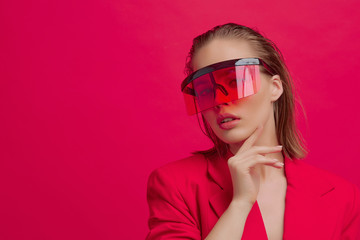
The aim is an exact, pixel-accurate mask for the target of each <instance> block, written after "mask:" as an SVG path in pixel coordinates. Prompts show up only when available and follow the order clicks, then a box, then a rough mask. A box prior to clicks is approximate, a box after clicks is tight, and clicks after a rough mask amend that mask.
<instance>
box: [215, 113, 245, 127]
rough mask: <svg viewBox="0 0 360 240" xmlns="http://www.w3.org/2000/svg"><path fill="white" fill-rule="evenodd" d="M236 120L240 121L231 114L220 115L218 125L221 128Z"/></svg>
mask: <svg viewBox="0 0 360 240" xmlns="http://www.w3.org/2000/svg"><path fill="white" fill-rule="evenodd" d="M234 120H240V117H238V116H236V115H233V114H230V113H224V114H220V115H219V116H218V117H217V119H216V121H217V124H219V125H220V126H221V125H222V124H224V123H228V122H231V121H234Z"/></svg>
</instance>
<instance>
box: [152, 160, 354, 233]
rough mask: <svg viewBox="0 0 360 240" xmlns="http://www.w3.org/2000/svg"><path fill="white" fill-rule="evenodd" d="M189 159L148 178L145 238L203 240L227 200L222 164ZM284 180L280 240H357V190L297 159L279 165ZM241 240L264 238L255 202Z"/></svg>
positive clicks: (229, 189)
mask: <svg viewBox="0 0 360 240" xmlns="http://www.w3.org/2000/svg"><path fill="white" fill-rule="evenodd" d="M230 156H232V154H231V153H229V154H228V156H226V157H225V158H211V159H210V158H205V157H204V156H202V155H194V156H191V157H188V158H185V159H182V160H179V161H175V162H172V163H169V164H167V165H165V166H163V167H161V168H158V169H156V170H155V171H153V172H152V173H151V175H150V177H149V181H148V186H147V187H148V188H147V200H148V204H149V209H150V218H149V221H148V224H149V228H150V231H149V233H148V235H147V238H146V239H148V240H151V239H205V238H206V236H207V235H208V234H209V232H210V231H211V229H212V228H213V226H214V225H215V224H216V222H217V220H218V219H219V217H220V216H221V215H222V213H223V212H224V211H225V210H226V208H227V207H228V205H229V204H230V202H231V199H232V181H231V175H230V172H229V168H228V165H227V159H228V158H229V157H230ZM284 163H285V165H284V168H285V175H286V180H287V189H286V198H285V214H284V234H283V239H285V240H297V239H299V240H300V239H301V240H304V239H306V240H311V239H314V240H315V239H316V240H325V239H326V240H327V239H336V240H338V239H341V240H360V236H358V235H359V230H360V190H359V188H358V187H357V186H356V185H355V184H353V183H350V182H348V181H347V180H345V179H343V178H341V177H340V176H337V175H335V174H333V173H330V172H327V171H325V170H322V169H319V168H317V167H315V166H312V165H310V164H308V163H306V162H304V161H303V160H299V159H293V160H291V159H288V158H286V157H285V160H284ZM241 239H242V240H254V239H256V240H265V239H267V235H266V230H265V225H264V222H263V219H262V216H261V212H260V209H259V206H258V203H257V202H255V204H254V205H253V207H252V209H251V211H250V213H249V215H248V217H247V220H246V224H245V228H244V232H243V236H242V238H241Z"/></svg>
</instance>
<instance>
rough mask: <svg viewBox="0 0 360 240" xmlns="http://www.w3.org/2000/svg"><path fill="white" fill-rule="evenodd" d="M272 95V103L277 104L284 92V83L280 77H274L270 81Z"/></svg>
mask: <svg viewBox="0 0 360 240" xmlns="http://www.w3.org/2000/svg"><path fill="white" fill-rule="evenodd" d="M270 83H271V84H270V88H271V91H270V94H271V102H275V101H276V100H278V99H279V97H280V96H281V94H282V93H283V92H284V89H283V85H282V81H281V78H280V76H279V75H274V76H272V77H271V79H270Z"/></svg>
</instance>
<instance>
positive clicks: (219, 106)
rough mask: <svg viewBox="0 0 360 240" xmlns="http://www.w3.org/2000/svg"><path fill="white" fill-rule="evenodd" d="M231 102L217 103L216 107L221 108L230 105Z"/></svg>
mask: <svg viewBox="0 0 360 240" xmlns="http://www.w3.org/2000/svg"><path fill="white" fill-rule="evenodd" d="M230 104H231V102H225V103H220V104H218V105H216V106H215V107H214V108H215V109H216V110H219V109H220V108H222V107H223V106H229V105H230Z"/></svg>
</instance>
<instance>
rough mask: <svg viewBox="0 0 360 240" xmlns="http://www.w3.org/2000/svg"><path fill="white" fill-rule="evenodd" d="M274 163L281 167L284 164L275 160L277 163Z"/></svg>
mask: <svg viewBox="0 0 360 240" xmlns="http://www.w3.org/2000/svg"><path fill="white" fill-rule="evenodd" d="M274 165H275V166H278V167H283V166H284V164H283V163H282V162H277V163H275V164H274Z"/></svg>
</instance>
